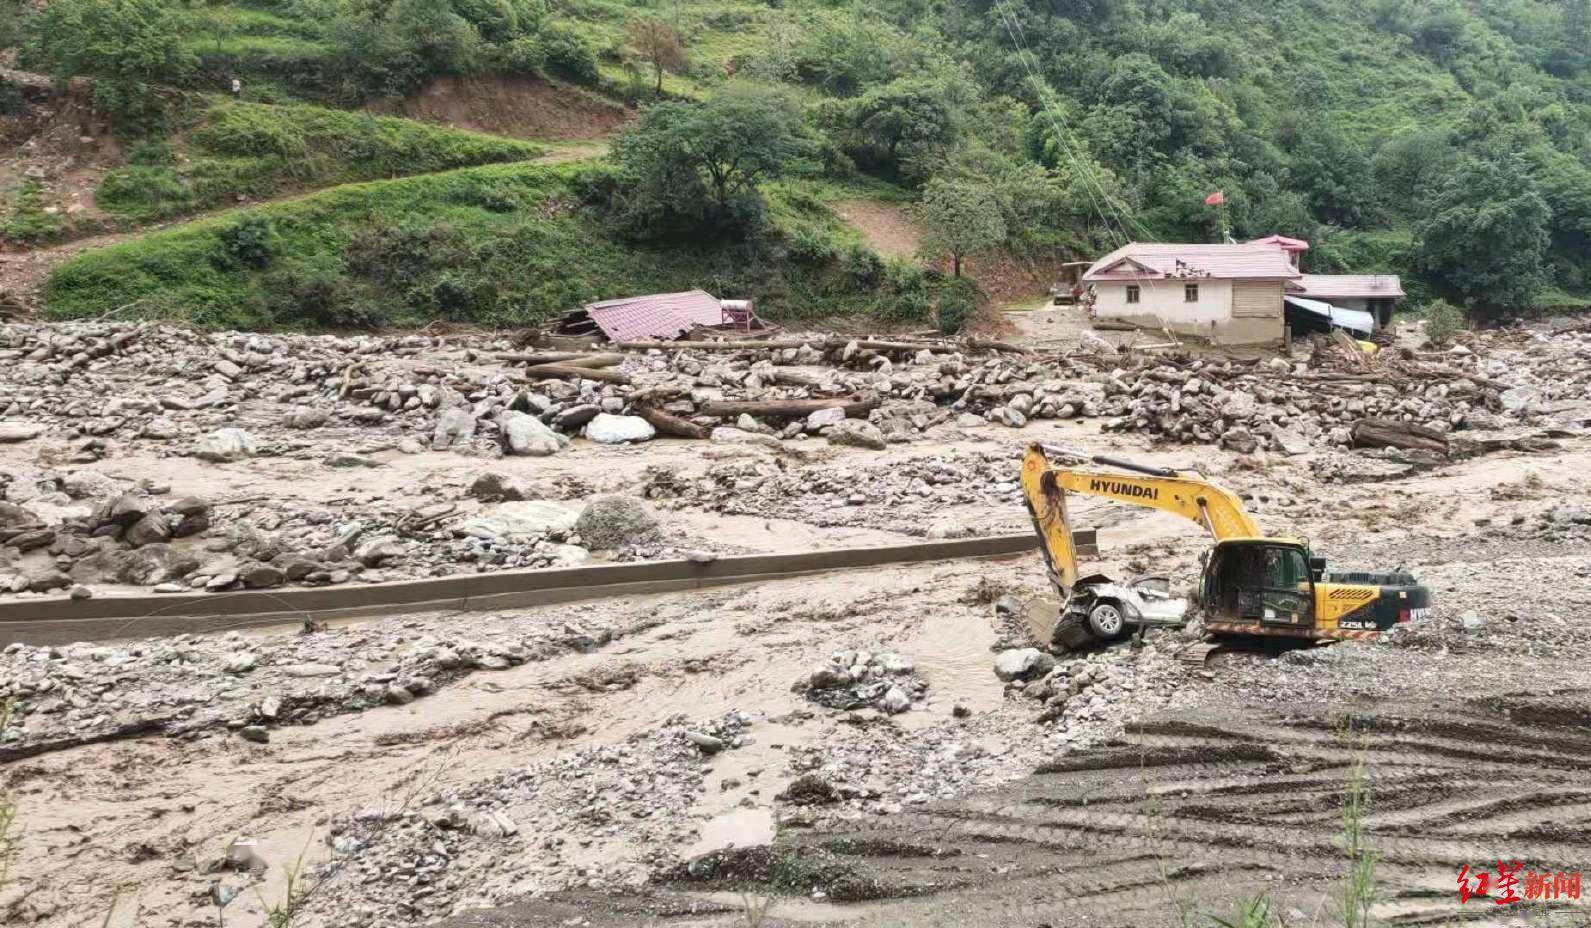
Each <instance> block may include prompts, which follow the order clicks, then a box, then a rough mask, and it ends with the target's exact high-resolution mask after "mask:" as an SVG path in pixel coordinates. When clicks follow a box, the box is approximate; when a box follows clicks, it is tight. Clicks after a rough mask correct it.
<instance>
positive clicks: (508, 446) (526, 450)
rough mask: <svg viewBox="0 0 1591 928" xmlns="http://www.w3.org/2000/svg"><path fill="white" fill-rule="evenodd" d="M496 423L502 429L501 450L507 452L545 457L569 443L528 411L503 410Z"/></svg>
mask: <svg viewBox="0 0 1591 928" xmlns="http://www.w3.org/2000/svg"><path fill="white" fill-rule="evenodd" d="M497 424H498V427H499V428H500V429H501V430H502V436H503V450H504V451H506V452H507V453H509V454H516V455H527V456H529V457H538V458H539V457H546V456H547V455H549V454H556V453H557V452H558V451H559V450H560V449H562V448H564V447H565V446H567V445H568V444H569V439H567V438H565V437H564V436H562V435H560V434H558V433H557V432H554V431H553V430H552V429H550V428H548V427H547V426H546V425H545V424H543V423H542V421H541V420H540V419H538V418H536V417H535V416H532V415H530V414H528V413H523V412H517V411H515V410H512V409H509V410H504V411H503V414H502V415H500V416H499V417H498V419H497Z"/></svg>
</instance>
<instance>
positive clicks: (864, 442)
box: [824, 419, 887, 451]
mask: <svg viewBox="0 0 1591 928" xmlns="http://www.w3.org/2000/svg"><path fill="white" fill-rule="evenodd" d="M824 437H825V438H827V439H828V440H829V444H831V445H844V446H846V447H851V448H871V449H873V450H874V451H883V450H884V448H885V447H887V442H885V440H884V433H883V432H880V431H879V430H878V426H876V425H874V424H873V423H871V422H864V421H862V420H861V419H843V420H841V421H839V422H837V423H835V424H834V425H831V426H829V429H828V431H827V432H825V433H824Z"/></svg>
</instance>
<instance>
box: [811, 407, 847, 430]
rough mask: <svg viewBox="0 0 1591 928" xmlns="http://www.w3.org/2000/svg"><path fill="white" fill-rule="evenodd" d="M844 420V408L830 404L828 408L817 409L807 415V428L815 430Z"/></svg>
mask: <svg viewBox="0 0 1591 928" xmlns="http://www.w3.org/2000/svg"><path fill="white" fill-rule="evenodd" d="M844 421H845V409H844V408H843V407H840V406H831V407H829V408H828V409H819V410H817V411H815V412H812V413H809V414H808V415H807V429H808V430H809V431H817V430H818V429H825V428H828V427H829V426H831V425H839V424H840V423H841V422H844Z"/></svg>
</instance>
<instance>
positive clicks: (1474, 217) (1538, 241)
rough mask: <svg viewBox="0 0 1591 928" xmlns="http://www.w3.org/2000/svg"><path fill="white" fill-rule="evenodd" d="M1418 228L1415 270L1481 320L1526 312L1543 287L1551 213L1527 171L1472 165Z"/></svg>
mask: <svg viewBox="0 0 1591 928" xmlns="http://www.w3.org/2000/svg"><path fill="white" fill-rule="evenodd" d="M1438 201H1439V202H1440V204H1441V205H1440V206H1439V207H1438V208H1437V209H1435V210H1434V211H1433V212H1432V213H1431V216H1430V218H1429V219H1427V220H1426V221H1425V222H1424V223H1422V224H1421V226H1420V229H1419V232H1420V236H1421V239H1422V244H1421V246H1420V253H1419V262H1420V267H1421V269H1422V270H1424V271H1425V272H1426V273H1427V274H1429V275H1430V276H1431V278H1432V279H1433V281H1434V282H1435V283H1436V284H1437V285H1438V286H1439V287H1440V288H1442V289H1443V290H1444V291H1445V292H1447V293H1449V294H1451V295H1453V296H1455V297H1457V298H1459V299H1460V300H1462V301H1463V302H1464V303H1465V304H1466V305H1469V306H1471V307H1473V308H1474V309H1475V310H1477V311H1479V312H1481V313H1482V314H1486V315H1500V314H1506V313H1510V312H1517V311H1520V310H1523V309H1528V308H1530V307H1531V306H1533V305H1534V304H1535V301H1536V298H1537V297H1538V296H1539V295H1540V293H1541V290H1542V288H1543V287H1544V286H1545V284H1546V278H1545V273H1544V270H1545V268H1544V259H1545V257H1546V253H1547V246H1548V243H1549V237H1548V234H1547V223H1548V221H1549V220H1550V219H1551V216H1552V213H1551V210H1550V209H1548V207H1547V203H1546V201H1545V200H1543V199H1542V197H1541V194H1540V193H1539V192H1537V190H1536V189H1535V187H1534V185H1533V184H1532V183H1531V181H1530V174H1529V169H1528V166H1527V165H1526V164H1525V163H1524V162H1523V161H1522V160H1521V159H1518V158H1510V159H1508V160H1506V161H1503V160H1499V161H1483V160H1477V159H1472V160H1470V161H1468V162H1466V163H1465V164H1463V165H1462V166H1461V167H1460V168H1459V169H1458V170H1457V171H1455V172H1454V174H1453V176H1452V177H1451V178H1450V179H1449V181H1448V182H1447V184H1446V185H1445V186H1444V187H1443V188H1442V190H1441V191H1440V192H1439V194H1438Z"/></svg>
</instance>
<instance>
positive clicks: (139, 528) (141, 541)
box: [122, 512, 171, 548]
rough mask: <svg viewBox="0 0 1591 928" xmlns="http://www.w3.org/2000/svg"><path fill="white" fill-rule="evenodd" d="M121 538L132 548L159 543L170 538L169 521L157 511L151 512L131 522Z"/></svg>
mask: <svg viewBox="0 0 1591 928" xmlns="http://www.w3.org/2000/svg"><path fill="white" fill-rule="evenodd" d="M122 540H123V541H125V542H127V544H128V545H130V546H131V547H134V548H142V547H143V546H144V545H154V544H160V543H161V542H165V541H170V540H171V523H170V522H168V521H167V519H166V517H165V516H164V515H162V514H161V513H158V512H152V513H150V514H149V515H147V516H144V517H143V518H142V519H139V520H138V521H137V522H136V523H134V524H133V527H132V528H129V529H128V530H127V533H126V534H125V535H123V536H122Z"/></svg>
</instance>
